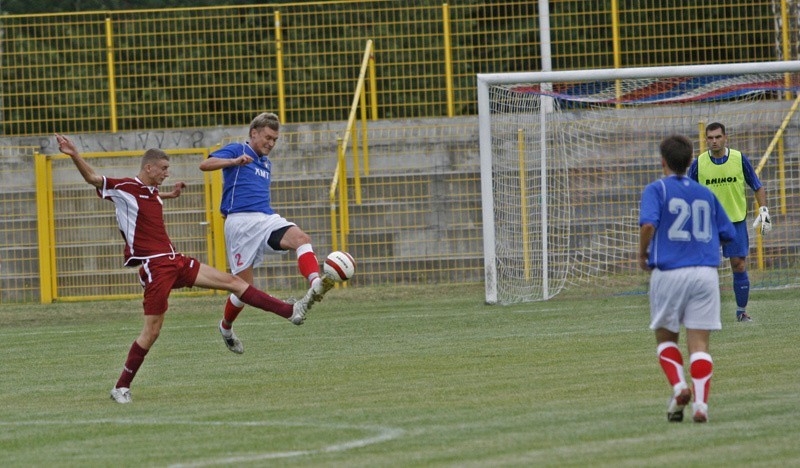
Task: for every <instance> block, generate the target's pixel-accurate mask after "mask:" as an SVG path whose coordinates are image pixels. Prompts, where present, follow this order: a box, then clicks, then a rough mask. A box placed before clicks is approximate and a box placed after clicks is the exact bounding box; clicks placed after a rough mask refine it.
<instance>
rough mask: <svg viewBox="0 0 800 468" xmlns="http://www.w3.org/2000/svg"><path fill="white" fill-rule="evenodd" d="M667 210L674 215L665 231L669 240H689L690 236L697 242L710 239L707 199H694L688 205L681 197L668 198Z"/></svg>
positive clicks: (709, 215) (709, 211)
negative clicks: (667, 229)
mask: <svg viewBox="0 0 800 468" xmlns="http://www.w3.org/2000/svg"><path fill="white" fill-rule="evenodd" d="M669 212H670V213H672V214H674V215H675V220H674V221H672V224H671V225H670V227H669V231H667V237H668V238H669V240H671V241H683V242H689V241H691V240H692V236H694V238H695V240H697V241H699V242H709V241H710V240H711V206H710V205H709V204H708V201H706V200H694V201H692V204H691V205H690V204H689V203H688V202H687V201H686V200H684V199H683V198H670V199H669Z"/></svg>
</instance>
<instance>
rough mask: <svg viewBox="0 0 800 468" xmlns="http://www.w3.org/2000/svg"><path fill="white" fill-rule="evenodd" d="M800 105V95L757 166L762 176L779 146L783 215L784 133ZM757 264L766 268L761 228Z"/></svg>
mask: <svg viewBox="0 0 800 468" xmlns="http://www.w3.org/2000/svg"><path fill="white" fill-rule="evenodd" d="M799 106H800V95H798V96H797V98H795V100H794V103H792V107H791V108H790V109H789V111H788V112H787V113H786V117H785V118H784V119H783V122H781V126H780V127H779V128H778V131H777V132H775V136H773V137H772V141H770V143H769V146H768V147H767V149H766V151H764V155H763V156H761V159H760V160H759V162H758V165H757V166H756V169H755V171H756V175H758V176H760V175H761V171H762V169H764V166H765V165H766V164H767V161H769V159H770V156H771V155H772V152H773V151H775V147H776V146H777V148H778V174H777V178H778V193H779V196H778V203H779V204H780V213H781V214H782V215H785V214H786V159H785V154H784V147H783V134H784V132H786V127H788V126H789V122H790V121H791V120H792V117H794V114H795V113H796V112H797V108H798V107H799ZM758 208H759V207H758V202H757V201H756V202H754V204H753V211H754V212H755V213H758ZM756 264H757V265H758V269H759V270H763V269H764V241H763V239H762V237H761V230H759V229H756Z"/></svg>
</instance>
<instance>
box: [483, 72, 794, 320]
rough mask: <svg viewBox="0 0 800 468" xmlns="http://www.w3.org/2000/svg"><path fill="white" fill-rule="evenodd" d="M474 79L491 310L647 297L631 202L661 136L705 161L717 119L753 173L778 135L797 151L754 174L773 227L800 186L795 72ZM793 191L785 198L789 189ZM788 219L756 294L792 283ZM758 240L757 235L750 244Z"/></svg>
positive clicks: (651, 175) (789, 215) (656, 168)
mask: <svg viewBox="0 0 800 468" xmlns="http://www.w3.org/2000/svg"><path fill="white" fill-rule="evenodd" d="M477 78H478V80H477V82H478V86H477V91H478V124H479V125H478V127H479V148H480V162H481V197H482V208H483V236H484V238H483V246H484V268H485V289H486V291H485V295H486V302H487V303H490V304H494V303H500V304H510V303H516V302H526V301H535V300H547V299H550V298H552V297H553V296H555V295H556V294H559V292H561V291H562V290H564V289H565V288H567V287H570V286H576V287H591V288H602V289H607V288H616V289H617V290H619V291H620V292H642V289H644V290H646V285H644V286H643V285H642V275H637V273H638V272H637V271H636V268H637V263H636V259H635V252H636V250H635V247H636V242H638V200H639V196H640V194H641V190H642V189H643V188H644V186H645V185H646V184H647V183H649V182H651V181H652V180H655V179H656V178H657V177H659V176H660V175H661V173H660V165H659V164H658V159H657V154H658V143H659V142H660V140H661V139H663V137H665V136H667V135H669V134H672V133H682V134H685V135H687V136H689V137H690V138H691V139H692V140H693V141H694V142H695V143H696V147H695V153H696V154H699V151H700V149H701V148H702V147H703V145H704V139H703V132H702V129H703V125H704V124H707V123H710V122H712V121H719V122H722V123H723V124H725V125H726V127H728V132H727V133H728V135H729V142H728V143H729V146H731V147H734V148H736V149H739V150H741V151H743V152H744V153H745V154H746V155H747V156H748V157H749V158H750V160H751V162H752V163H753V166H754V167H755V166H756V165H757V164H758V163H759V160H760V159H761V156H762V154H764V151H765V150H766V149H767V147H768V146H769V147H770V148H772V147H773V146H774V144H772V143H770V142H771V141H772V140H773V137H776V135H780V137H781V139H782V141H791V142H792V144H791V145H781V148H785V152H784V154H781V155H775V154H773V155H772V156H771V157H772V159H773V160H775V161H779V163H778V162H775V163H774V164H771V163H770V162H767V163H766V166H765V171H766V174H763V175H761V178H762V182H764V185H765V186H766V187H767V190H768V196H769V197H770V198H769V200H770V202H769V204H770V209H771V212H772V213H773V216H776V215H777V213H775V211H773V210H775V209H777V208H778V207H779V206H780V207H782V208H781V210H782V211H784V208H783V207H786V206H787V203H786V199H787V198H786V195H781V193H785V189H784V188H783V187H785V185H786V180H787V179H788V180H791V179H792V177H794V179H795V180H796V179H797V174H796V173H794V174H793V173H792V172H791V171H795V170H797V169H795V165H796V164H798V163H797V159H798V156H797V151H796V150H794V148H795V147H800V130H798V128H799V127H800V115H794V114H795V109H796V108H797V106H794V108H792V106H791V105H792V99H790V94H789V93H792V92H795V91H797V90H799V89H800V61H783V62H765V63H739V64H721V65H696V66H675V67H646V68H627V69H626V68H620V69H601V70H576V71H548V72H530V73H507V74H506V73H501V74H479V75H478V76H477ZM787 156H788V157H787ZM787 164H788V165H787ZM795 183H796V182H795ZM789 185H790V194H791V193H793V192H791V190H794V189H795V188H796V187H794V186H793V185H792V184H791V183H790V184H789ZM778 186H780V187H782V188H781V190H780V191H779V190H777V187H778ZM747 190H748V200H752V196H751V192H750V190H749V189H747ZM778 197H782V198H783V199H782V200H778V199H777V198H778ZM793 210H800V208H798V207H795V206H794V205H793V204H792V203H789V204H788V211H787V212H786V214H785V215H786V219H785V221H786V222H787V223H790V224H787V225H785V229H783V230H782V231H785V232H781V233H780V234H779V235H777V236H771V237H768V238H765V239H761V238H760V236H758V239H757V240H758V242H762V241H763V242H764V243H765V244H770V243H771V244H772V245H771V246H770V249H767V253H765V255H773V258H772V259H771V260H770V261H767V262H765V263H762V262H759V263H758V265H766V266H765V267H764V268H763V269H762V271H759V272H757V273H756V274H751V276H754V277H755V280H756V281H755V282H754V284H755V285H756V287H758V284H762V285H770V284H772V283H776V284H779V285H786V284H797V283H798V282H800V279H798V278H797V273H796V270H797V268H796V266H797V263H796V262H797V252H798V251H800V239H797V237H798V234H796V233H797V232H798V231H799V230H798V229H797V226H794V229H792V224H791V223H795V222H800V221H798V220H800V212H798V213H795V212H794V211H793ZM751 213H752V212H751ZM795 215H797V218H795ZM751 216H752V214H751ZM780 218H781V216H780V215H778V220H776V221H778V222H779V220H780ZM748 219H752V218H748ZM778 222H776V227H777V225H778ZM791 231H794V233H795V234H792V233H791ZM755 238H756V234H755V233H754V232H753V233H752V234H751V247H752V246H753V244H755V242H754V240H755ZM759 248H760V247H759ZM787 253H788V254H790V255H785V254H787ZM751 255H752V254H751ZM750 265H751V268H753V267H754V265H756V262H750ZM793 270H794V272H795V273H792V271H793ZM759 281H760V282H761V283H759Z"/></svg>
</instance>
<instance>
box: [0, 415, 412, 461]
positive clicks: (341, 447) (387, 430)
mask: <svg viewBox="0 0 800 468" xmlns="http://www.w3.org/2000/svg"><path fill="white" fill-rule="evenodd" d="M94 424H120V425H181V426H232V427H259V426H288V427H309V426H310V427H316V428H323V429H331V430H334V429H355V430H361V431H365V432H377V434H375V435H373V436H371V437H365V438H362V439H354V440H349V441H346V442H341V443H338V444H333V445H328V446H326V447H322V448H318V449H311V450H293V451H289V452H264V453H254V454H250V455H241V456H235V457H225V458H213V459H208V460H197V461H193V462H189V463H176V464H172V465H169V466H170V467H173V468H184V467H200V466H213V465H229V464H231V463H238V462H254V461H260V460H275V459H279V458H292V457H301V456H308V455H315V454H320V453H329V452H344V451H346V450H351V449H355V448H361V447H366V446H368V445H373V444H379V443H382V442H388V441H390V440H393V439H397V438H399V437H401V436H402V435H403V434H404V433H405V431H404V430H403V429H398V428H392V427H384V426H365V425H348V424H323V423H300V422H290V421H269V422H267V421H180V420H157V419H144V420H143V419H87V420H71V421H70V420H64V421H58V420H35V421H0V426H61V425H94Z"/></svg>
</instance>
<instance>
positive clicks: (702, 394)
mask: <svg viewBox="0 0 800 468" xmlns="http://www.w3.org/2000/svg"><path fill="white" fill-rule="evenodd" d="M689 361H690V362H691V365H690V367H689V373H691V374H692V383H693V384H694V401H695V402H697V403H708V389H709V387H710V386H711V376H712V375H714V363H713V362H712V361H711V356H710V355H709V354H708V353H703V352H700V353H692V355H691V357H690V358H689Z"/></svg>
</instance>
